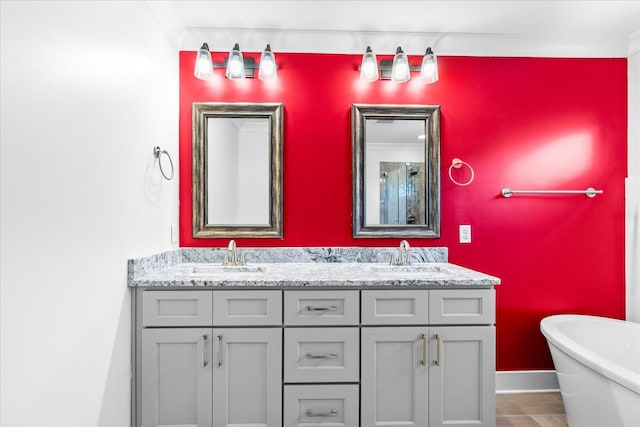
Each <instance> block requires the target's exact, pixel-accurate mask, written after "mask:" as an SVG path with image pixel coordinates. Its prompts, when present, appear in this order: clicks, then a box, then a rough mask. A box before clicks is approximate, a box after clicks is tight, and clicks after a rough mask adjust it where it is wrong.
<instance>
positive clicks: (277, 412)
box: [213, 328, 282, 427]
mask: <svg viewBox="0 0 640 427" xmlns="http://www.w3.org/2000/svg"><path fill="white" fill-rule="evenodd" d="M213 332H214V339H215V344H214V349H215V350H214V352H215V357H214V366H213V426H214V427H227V426H229V427H231V426H251V427H271V426H280V425H281V424H282V329H281V328H266V329H259V328H242V329H241V328H237V329H222V328H220V329H214V331H213Z"/></svg>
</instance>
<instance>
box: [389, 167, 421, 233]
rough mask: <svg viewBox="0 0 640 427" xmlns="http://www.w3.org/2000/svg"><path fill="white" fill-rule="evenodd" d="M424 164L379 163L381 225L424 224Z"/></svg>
mask: <svg viewBox="0 0 640 427" xmlns="http://www.w3.org/2000/svg"><path fill="white" fill-rule="evenodd" d="M424 178H425V174H424V163H423V162H417V163H411V162H380V218H379V219H380V222H379V223H380V224H405V225H406V224H426V215H425V214H426V212H425V199H424V193H425V192H424V188H425V179H424Z"/></svg>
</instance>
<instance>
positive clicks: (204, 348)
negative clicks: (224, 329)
mask: <svg viewBox="0 0 640 427" xmlns="http://www.w3.org/2000/svg"><path fill="white" fill-rule="evenodd" d="M207 338H209V337H208V336H207V335H203V336H202V367H203V368H206V367H207V365H208V362H207Z"/></svg>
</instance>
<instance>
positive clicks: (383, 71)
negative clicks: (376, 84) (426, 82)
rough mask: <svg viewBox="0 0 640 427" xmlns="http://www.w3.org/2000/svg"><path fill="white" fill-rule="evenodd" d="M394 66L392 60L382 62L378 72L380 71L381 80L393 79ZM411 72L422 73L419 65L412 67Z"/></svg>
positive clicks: (410, 67)
mask: <svg viewBox="0 0 640 427" xmlns="http://www.w3.org/2000/svg"><path fill="white" fill-rule="evenodd" d="M392 65H393V61H392V60H390V59H383V60H381V61H380V65H378V70H379V71H380V78H381V79H383V80H390V79H391V67H392ZM409 71H420V66H419V65H410V66H409Z"/></svg>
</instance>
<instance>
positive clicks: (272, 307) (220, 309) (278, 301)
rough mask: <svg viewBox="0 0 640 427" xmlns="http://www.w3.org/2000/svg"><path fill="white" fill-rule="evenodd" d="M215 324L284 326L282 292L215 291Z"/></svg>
mask: <svg viewBox="0 0 640 427" xmlns="http://www.w3.org/2000/svg"><path fill="white" fill-rule="evenodd" d="M213 324H214V325H215V326H244V325H254V326H260V325H271V326H276V325H277V326H279V325H281V324H282V291H254V290H238V291H213Z"/></svg>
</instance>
